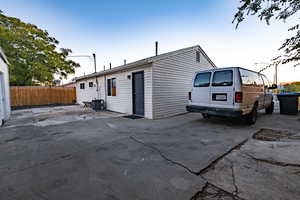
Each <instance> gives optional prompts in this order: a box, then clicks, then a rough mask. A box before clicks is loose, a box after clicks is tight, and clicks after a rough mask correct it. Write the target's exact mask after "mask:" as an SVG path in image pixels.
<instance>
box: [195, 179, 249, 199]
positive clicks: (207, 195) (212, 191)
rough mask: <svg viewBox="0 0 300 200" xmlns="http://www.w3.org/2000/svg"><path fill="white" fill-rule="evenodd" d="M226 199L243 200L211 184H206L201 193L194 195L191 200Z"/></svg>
mask: <svg viewBox="0 0 300 200" xmlns="http://www.w3.org/2000/svg"><path fill="white" fill-rule="evenodd" d="M223 197H225V198H226V199H228V197H230V198H231V199H232V200H243V199H242V198H240V197H238V196H237V195H235V194H232V193H230V192H227V191H225V190H223V189H222V188H220V187H218V186H216V185H213V184H211V183H209V182H206V183H205V185H204V186H203V187H202V189H201V190H200V191H198V192H197V193H196V194H194V195H193V196H192V197H191V198H190V200H197V199H201V200H206V199H207V200H211V199H223Z"/></svg>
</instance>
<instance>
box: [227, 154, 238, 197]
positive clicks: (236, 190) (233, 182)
mask: <svg viewBox="0 0 300 200" xmlns="http://www.w3.org/2000/svg"><path fill="white" fill-rule="evenodd" d="M226 160H228V162H230V169H231V176H232V184H233V186H234V188H235V190H234V191H233V193H232V194H234V195H238V193H239V188H238V186H237V184H236V179H235V173H234V166H233V162H232V161H231V160H229V159H226Z"/></svg>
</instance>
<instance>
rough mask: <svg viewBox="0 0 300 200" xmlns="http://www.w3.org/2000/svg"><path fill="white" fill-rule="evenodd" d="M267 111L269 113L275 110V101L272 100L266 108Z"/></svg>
mask: <svg viewBox="0 0 300 200" xmlns="http://www.w3.org/2000/svg"><path fill="white" fill-rule="evenodd" d="M265 111H266V113H267V114H272V113H273V112H274V101H272V103H271V105H269V107H267V108H265Z"/></svg>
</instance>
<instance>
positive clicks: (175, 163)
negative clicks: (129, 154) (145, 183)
mask: <svg viewBox="0 0 300 200" xmlns="http://www.w3.org/2000/svg"><path fill="white" fill-rule="evenodd" d="M130 139H132V140H134V141H135V142H137V143H140V144H142V145H144V146H146V147H148V148H150V149H152V150H153V151H155V152H157V153H158V154H159V155H160V156H161V157H162V158H163V159H165V160H166V161H168V162H170V163H172V164H174V165H177V166H180V167H182V168H184V169H185V170H187V171H188V172H189V173H191V174H194V175H198V174H197V172H194V171H193V170H191V169H190V168H188V167H187V166H185V165H184V164H182V163H180V162H177V161H174V160H172V159H170V158H168V157H167V156H166V155H165V154H164V153H163V152H162V151H160V150H159V149H158V148H156V147H154V146H152V145H149V144H146V143H144V142H142V141H140V140H138V139H136V138H135V137H133V136H130Z"/></svg>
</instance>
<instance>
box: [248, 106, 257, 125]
mask: <svg viewBox="0 0 300 200" xmlns="http://www.w3.org/2000/svg"><path fill="white" fill-rule="evenodd" d="M256 120H257V105H256V104H255V105H254V107H253V109H252V111H251V113H249V114H247V115H246V123H247V124H248V125H253V124H255V123H256Z"/></svg>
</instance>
